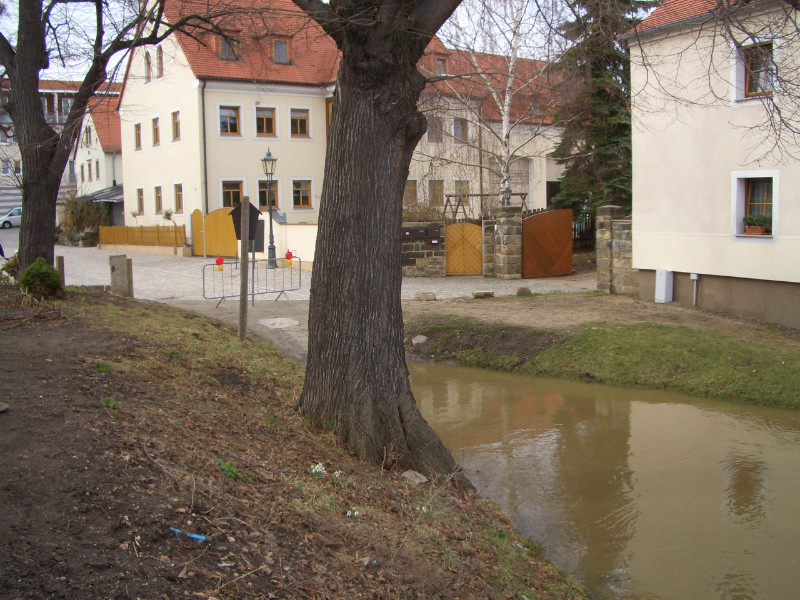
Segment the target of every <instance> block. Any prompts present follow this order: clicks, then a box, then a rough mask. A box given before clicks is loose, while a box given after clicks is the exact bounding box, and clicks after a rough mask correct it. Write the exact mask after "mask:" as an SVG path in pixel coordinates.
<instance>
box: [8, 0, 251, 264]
mask: <svg viewBox="0 0 800 600" xmlns="http://www.w3.org/2000/svg"><path fill="white" fill-rule="evenodd" d="M166 3H167V0H153V1H150V2H144V1H142V2H128V1H125V0H118V1H111V2H109V1H106V0H47V1H45V0H22V1H21V2H20V3H19V5H18V6H17V11H18V18H17V24H16V30H15V31H14V32H13V33H9V34H6V33H2V32H0V69H2V72H1V73H0V79H2V80H3V82H2V83H3V84H4V86H5V87H7V88H9V93H8V99H7V101H6V102H4V103H3V104H2V105H1V106H0V108H2V110H4V111H5V113H6V114H8V116H9V117H10V118H11V122H12V127H13V131H14V134H15V135H16V136H17V140H18V143H19V150H20V155H21V158H22V176H21V189H22V204H23V208H24V210H23V211H22V228H21V230H20V245H19V261H20V272H22V271H23V270H24V269H25V268H26V267H27V266H28V265H30V264H31V263H33V261H35V260H36V258H38V257H43V258H44V259H45V260H46V261H48V262H49V263H50V264H52V263H53V246H54V232H55V216H56V200H57V197H58V188H59V185H60V183H61V176H62V174H63V172H64V168H65V167H66V165H67V162H68V160H69V155H70V152H71V150H72V148H73V146H74V145H75V142H76V140H77V138H78V135H79V134H80V128H81V121H82V119H83V116H84V113H85V112H86V109H87V106H88V104H89V101H90V100H91V98H92V97H93V96H94V95H95V93H97V92H98V91H99V90H102V88H103V85H104V84H105V83H106V81H107V80H108V77H109V73H108V69H109V65H111V64H112V60H113V59H114V57H115V56H117V57H118V55H119V54H120V53H124V52H126V51H130V50H132V49H133V48H138V47H141V46H145V45H148V44H157V43H159V42H160V41H162V40H163V39H165V38H166V37H167V36H169V35H170V34H172V33H173V32H174V31H185V32H187V33H190V34H192V33H195V32H197V31H201V30H211V31H217V29H216V26H215V25H214V23H215V21H216V19H218V18H219V17H220V16H222V15H224V14H227V13H229V12H230V11H231V7H230V6H229V5H227V4H217V3H215V2H198V3H196V4H192V3H188V2H187V3H183V4H182V9H181V10H182V13H181V14H180V16H179V17H178V18H177V19H173V20H172V22H169V23H168V22H167V20H166V19H165V5H166ZM191 8H194V10H195V11H196V12H191ZM236 10H241V7H239V8H237V9H236ZM51 61H58V62H60V63H61V64H62V66H64V67H69V66H70V65H75V64H76V63H77V64H81V65H82V68H83V71H82V72H83V73H84V75H83V80H82V81H81V82H80V85H79V87H78V89H77V92H76V94H75V96H74V101H73V104H72V107H71V109H70V111H69V114H68V115H67V117H66V121H65V123H64V126H63V129H61V130H60V131H56V130H55V129H54V128H53V127H52V126H51V125H49V124H48V123H47V120H46V117H45V114H44V108H43V106H42V104H41V103H40V101H39V79H40V72H41V71H43V70H45V69H47V68H48V67H50V66H51Z"/></svg>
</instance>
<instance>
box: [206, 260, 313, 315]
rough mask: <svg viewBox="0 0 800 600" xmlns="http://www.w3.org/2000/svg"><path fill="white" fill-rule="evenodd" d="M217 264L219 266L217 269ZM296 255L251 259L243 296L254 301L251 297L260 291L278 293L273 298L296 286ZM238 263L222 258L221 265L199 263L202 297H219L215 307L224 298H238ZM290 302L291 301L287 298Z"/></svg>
mask: <svg viewBox="0 0 800 600" xmlns="http://www.w3.org/2000/svg"><path fill="white" fill-rule="evenodd" d="M220 267H221V268H220ZM300 267H301V264H300V259H299V258H297V257H294V258H292V259H291V260H288V259H286V258H275V259H273V260H269V259H267V260H251V261H249V264H248V269H249V270H250V272H249V273H248V274H247V275H248V279H249V281H248V287H249V288H250V290H249V291H248V293H247V295H248V296H250V297H251V299H252V302H253V303H255V297H256V296H260V295H264V294H278V295H277V296H276V297H275V300H278V299H279V298H280V297H281V296H285V297H286V299H287V300H289V296H287V295H286V292H293V291H296V290H299V289H300V286H301V285H302V269H301V268H300ZM240 274H241V263H240V262H239V261H238V260H229V261H228V260H226V261H223V262H222V263H221V264H210V265H203V298H205V299H206V300H219V302H217V306H219V305H220V304H221V303H222V302H224V301H225V299H226V298H238V297H239V289H240V285H241V284H240V277H239V276H240ZM290 302H291V300H290Z"/></svg>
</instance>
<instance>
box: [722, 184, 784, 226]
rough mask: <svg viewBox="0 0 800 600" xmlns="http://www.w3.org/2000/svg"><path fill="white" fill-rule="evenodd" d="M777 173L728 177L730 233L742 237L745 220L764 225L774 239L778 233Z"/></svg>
mask: <svg viewBox="0 0 800 600" xmlns="http://www.w3.org/2000/svg"><path fill="white" fill-rule="evenodd" d="M779 182H780V177H779V171H777V170H764V171H760V170H754V171H735V172H733V173H732V175H731V188H732V193H731V213H732V219H731V220H732V233H733V234H734V235H744V234H745V218H746V217H749V219H747V220H748V221H751V220H752V219H753V218H756V219H761V220H762V221H764V222H765V225H766V227H767V232H768V233H771V234H772V236H773V237H775V236H776V235H777V232H778V214H779V210H778V208H779V203H778V199H779V195H780V194H779V191H780V190H779V187H780V186H779Z"/></svg>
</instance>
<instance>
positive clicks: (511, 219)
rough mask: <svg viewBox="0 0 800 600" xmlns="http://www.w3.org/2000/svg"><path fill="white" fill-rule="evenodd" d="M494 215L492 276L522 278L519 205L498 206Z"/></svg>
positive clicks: (520, 215) (520, 213) (520, 214)
mask: <svg viewBox="0 0 800 600" xmlns="http://www.w3.org/2000/svg"><path fill="white" fill-rule="evenodd" d="M495 216H496V221H495V224H496V229H495V235H494V276H495V277H496V278H497V279H522V211H521V210H520V207H519V206H499V207H497V209H496V213H495Z"/></svg>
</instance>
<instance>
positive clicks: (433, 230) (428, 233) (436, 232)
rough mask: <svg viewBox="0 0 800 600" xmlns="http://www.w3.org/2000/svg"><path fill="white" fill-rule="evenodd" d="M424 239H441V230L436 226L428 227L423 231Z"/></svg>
mask: <svg viewBox="0 0 800 600" xmlns="http://www.w3.org/2000/svg"><path fill="white" fill-rule="evenodd" d="M425 237H427V238H428V239H429V240H432V239H433V238H439V237H442V228H441V227H439V226H436V225H434V226H432V227H428V228H427V229H426V230H425Z"/></svg>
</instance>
